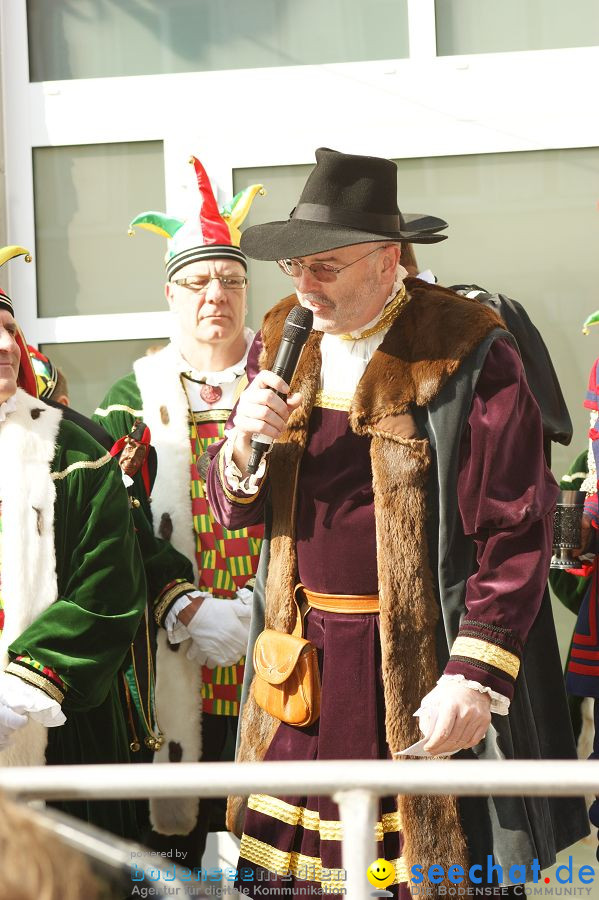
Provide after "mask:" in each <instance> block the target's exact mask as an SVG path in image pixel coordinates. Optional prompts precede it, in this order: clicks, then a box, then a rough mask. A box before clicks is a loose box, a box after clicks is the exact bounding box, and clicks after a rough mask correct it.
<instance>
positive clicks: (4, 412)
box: [0, 394, 17, 424]
mask: <svg viewBox="0 0 599 900" xmlns="http://www.w3.org/2000/svg"><path fill="white" fill-rule="evenodd" d="M16 408H17V395H16V394H13V395H12V397H9V398H8V400H5V401H4V403H0V424H1V423H2V422H4V421H5V419H6V417H7V416H9V415H10V414H11V413H12V412H14V411H15V409H16Z"/></svg>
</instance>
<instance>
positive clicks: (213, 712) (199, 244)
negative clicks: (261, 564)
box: [95, 157, 263, 864]
mask: <svg viewBox="0 0 599 900" xmlns="http://www.w3.org/2000/svg"><path fill="white" fill-rule="evenodd" d="M190 162H191V163H192V164H193V166H194V169H195V175H196V179H197V186H198V200H199V204H198V207H199V208H198V214H197V216H195V217H193V218H190V219H188V220H187V221H185V222H182V221H180V220H178V219H174V218H171V217H169V216H166V215H165V214H163V213H158V212H146V213H143V214H141V215H139V216H137V217H136V218H135V219H133V221H132V222H131V226H130V233H131V232H132V231H133V229H135V227H140V228H145V229H147V230H150V231H153V232H155V233H158V234H160V235H163V236H165V237H167V238H168V239H169V242H168V250H167V254H166V259H165V264H166V288H165V294H166V300H167V303H168V305H169V308H170V310H171V313H172V318H173V324H174V336H173V338H172V340H171V341H170V343H169V344H168V345H167V346H166V347H165V348H164V349H162V350H160V351H159V352H157V353H155V354H152V355H150V356H145V357H143V358H142V359H139V360H137V361H136V362H135V364H134V367H133V372H132V373H131V374H130V375H127V376H126V377H125V378H122V379H121V380H120V381H118V382H117V383H116V384H115V385H114V386H113V387H112V388H111V390H110V391H109V392H108V394H107V396H106V397H105V398H104V400H103V401H102V404H101V405H100V407H99V408H98V409H97V410H96V413H95V419H96V421H98V422H100V423H101V424H102V425H103V426H104V428H106V429H107V431H108V432H109V433H110V434H111V435H112V436H113V438H115V439H116V438H119V437H120V436H121V435H123V434H126V433H128V432H130V430H131V428H132V427H133V425H134V423H135V421H136V419H138V418H143V420H144V422H146V423H147V425H148V426H149V429H150V431H151V435H152V444H153V445H154V447H155V448H156V451H157V454H158V471H157V475H156V481H155V483H154V486H153V489H152V498H151V501H152V502H151V507H150V506H149V505H148V503H147V500H146V499H145V498H144V497H143V494H142V493H141V492H140V496H139V500H140V502H141V504H142V509H143V510H145V512H146V514H147V517H148V519H149V520H150V521H151V522H152V525H153V529H154V532H155V536H156V541H157V542H158V543H159V544H161V546H162V552H161V554H159V556H160V564H158V563H157V560H156V559H155V557H153V561H152V560H151V559H150V557H151V555H152V554H151V553H150V551H149V550H148V552H147V553H146V552H145V551H144V548H143V547H142V552H144V562H145V563H146V574H147V576H148V583H149V589H150V594H151V598H152V605H153V615H154V617H155V621H156V623H157V625H158V633H157V642H156V643H157V646H156V703H155V717H156V725H157V728H158V729H159V730H160V733H161V745H160V746H159V747H158V748H157V751H156V753H155V754H154V760H155V761H156V762H165V763H166V762H169V761H170V762H178V761H179V760H183V761H197V760H199V759H204V760H219V759H222V758H229V759H231V758H232V757H233V750H234V743H235V734H236V728H237V715H238V710H239V699H240V692H241V686H242V681H243V662H244V654H245V650H246V646H247V635H248V629H249V621H250V598H251V585H252V583H253V582H252V578H253V575H254V572H255V570H256V567H257V563H258V557H259V553H260V544H261V538H262V533H263V529H262V526H253V527H250V528H244V529H239V530H235V531H234V532H232V531H228V530H227V529H224V528H221V527H220V525H218V524H217V523H216V522H215V521H214V518H213V515H212V511H211V509H210V507H209V506H208V504H207V501H206V498H205V494H204V485H203V481H202V478H201V476H200V472H199V471H198V467H197V463H198V461H199V459H200V457H202V455H203V453H204V451H205V450H206V448H207V446H208V445H209V444H211V443H213V442H214V441H217V440H219V439H220V438H221V437H222V436H223V432H224V425H225V422H226V421H227V419H228V417H229V414H230V412H231V409H232V407H233V405H234V403H235V401H236V398H237V396H238V395H239V393H240V392H241V390H242V389H243V387H244V386H245V383H246V382H245V376H244V371H245V363H246V356H247V351H248V348H249V346H250V344H251V342H252V339H253V333H252V332H251V331H250V330H249V329H248V328H245V327H244V324H245V314H246V286H247V261H246V257H245V256H244V254H243V253H242V252H241V250H240V249H239V238H240V233H239V227H238V226H239V225H240V224H241V222H242V221H243V219H244V218H245V216H246V215H247V212H248V210H249V207H250V205H251V202H252V200H253V198H254V197H255V196H256V194H257V193H259V192H263V190H262V186H261V185H254V186H252V187H250V188H248V189H247V190H245V191H243V192H241V193H240V194H238V195H237V196H236V197H235V198H234V199H233V201H232V202H231V203H230V204H229V205H228V207H227V208H226V209H224V210H223V211H222V212H221V211H219V209H218V206H217V203H216V200H215V197H214V194H213V192H212V188H211V186H210V182H209V180H208V176H207V174H206V171H205V170H204V167H203V166H202V164H201V163H200V161H199V160H198V159H196V158H195V157H192V158H191V160H190ZM169 548H171V550H172V548H175V549H176V550H177V551H178V553H177V554H175V556H173V553H172V552H171V553H169ZM181 558H183V559H184V560H185V563H186V566H187V568H181V566H180V560H181ZM150 562H152V566H151V567H150V565H149V563H150ZM173 651H177V652H173ZM142 752H143V751H142ZM150 812H151V822H152V825H153V828H154V830H155V831H156V832H159V833H162V834H164V835H188V836H189V837H188V839H187V840H186V841H185V842H183V841H182V840H178V841H177V845H178V846H180V845H182V843H185V845H186V846H187V847H188V849H189V856H188V857H187V859H188V860H189V859H192V860H193V863H191V864H199V861H200V857H201V853H202V852H203V847H204V845H205V839H206V833H207V830H208V829H209V828H210V818H211V817H212V819H214V818H215V810H214V804H211V803H210V802H209V801H205V802H204V801H202V804H201V806H200V807H199V817H198V800H197V799H194V798H191V799H188V800H177V801H173V802H172V803H171V802H170V801H152V802H151V804H150ZM221 827H223V826H222V825H221ZM154 845H155V846H157V842H156V841H154ZM188 864H189V863H188Z"/></svg>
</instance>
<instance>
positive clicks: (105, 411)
mask: <svg viewBox="0 0 599 900" xmlns="http://www.w3.org/2000/svg"><path fill="white" fill-rule="evenodd" d="M111 412H128V413H131V415H132V416H143V414H144V411H143V409H131V407H130V406H125V405H124V404H123V403H112V404H111V405H110V406H98V408H97V409H96V411H95V412H94V415H95V416H102V418H105V417H106V416H109V415H110V413H111Z"/></svg>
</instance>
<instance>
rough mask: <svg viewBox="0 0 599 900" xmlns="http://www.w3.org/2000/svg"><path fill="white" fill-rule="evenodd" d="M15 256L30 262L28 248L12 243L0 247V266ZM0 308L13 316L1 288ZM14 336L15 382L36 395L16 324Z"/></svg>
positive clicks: (34, 381) (24, 342) (29, 360)
mask: <svg viewBox="0 0 599 900" xmlns="http://www.w3.org/2000/svg"><path fill="white" fill-rule="evenodd" d="M15 256H24V257H25V262H31V254H30V253H29V250H26V249H25V248H24V247H17V246H15V245H14V244H13V245H11V246H9V247H2V248H0V266H3V265H4V263H6V262H8V261H9V259H14V257H15ZM0 309H6V310H8V312H9V313H10V314H11V316H13V318H14V315H15V310H14V306H13V302H12V300H11V299H10V297H9V296H8V294H6V293H5V292H4V291H3V290H2V288H0ZM15 337H16V341H17V344H18V346H19V350H20V351H21V362H20V364H19V377H18V379H17V383H18V385H19V387H20V388H23V390H24V391H27V393H28V394H31V396H32V397H37V396H38V394H37V381H36V377H35V372H34V371H33V367H32V365H31V359H30V358H29V352H28V350H27V342H26V341H25V338H24V337H23V333H22V331H21V329H20V328H19V326H18V325H17V332H16V335H15Z"/></svg>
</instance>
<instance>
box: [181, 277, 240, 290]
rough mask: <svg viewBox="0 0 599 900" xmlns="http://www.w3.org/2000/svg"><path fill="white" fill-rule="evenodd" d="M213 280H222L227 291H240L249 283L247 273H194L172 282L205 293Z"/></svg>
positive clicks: (222, 284)
mask: <svg viewBox="0 0 599 900" xmlns="http://www.w3.org/2000/svg"><path fill="white" fill-rule="evenodd" d="M211 281H220V283H221V286H222V287H223V289H224V290H225V291H240V290H241V289H242V288H244V287H245V286H246V284H247V283H248V280H247V278H246V277H245V275H193V276H190V277H189V278H180V279H179V280H178V281H177V280H173V282H172V284H178V285H180V286H181V287H185V288H187V290H188V291H193V292H194V294H203V293H204V291H207V290H208V288H209V287H210V282H211Z"/></svg>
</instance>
